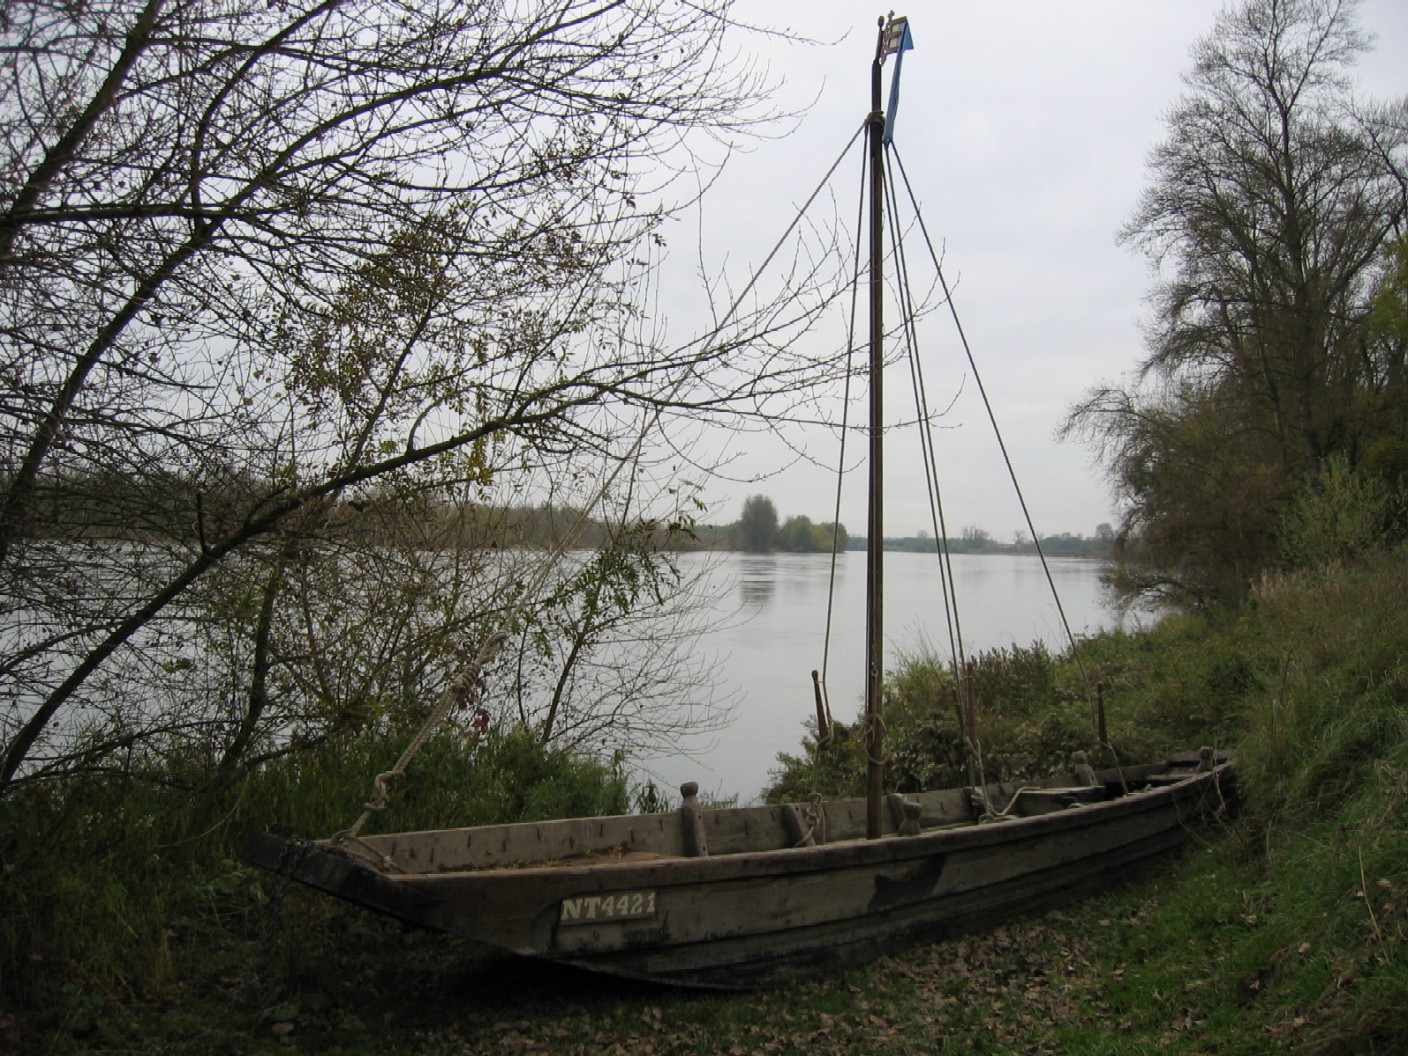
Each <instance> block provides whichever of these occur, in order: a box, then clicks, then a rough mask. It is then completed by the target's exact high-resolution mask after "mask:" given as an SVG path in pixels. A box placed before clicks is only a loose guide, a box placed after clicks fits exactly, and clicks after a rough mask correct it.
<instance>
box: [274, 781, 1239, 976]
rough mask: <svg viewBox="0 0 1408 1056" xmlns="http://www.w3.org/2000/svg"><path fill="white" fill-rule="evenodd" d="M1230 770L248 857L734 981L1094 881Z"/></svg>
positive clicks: (382, 906)
mask: <svg viewBox="0 0 1408 1056" xmlns="http://www.w3.org/2000/svg"><path fill="white" fill-rule="evenodd" d="M1231 780H1232V771H1231V769H1230V765H1228V764H1223V765H1220V766H1218V767H1216V768H1215V769H1213V770H1210V771H1207V772H1204V773H1198V774H1193V775H1189V776H1187V777H1185V778H1182V779H1180V780H1177V781H1174V782H1170V783H1168V784H1164V785H1155V786H1151V787H1148V788H1145V789H1143V790H1141V791H1138V792H1135V793H1133V794H1130V795H1124V796H1120V797H1119V798H1114V799H1110V800H1107V801H1104V802H1098V803H1092V804H1088V805H1079V806H1074V807H1071V808H1069V809H1065V810H1058V811H1055V812H1052V813H1043V814H1039V815H1036V816H1031V817H1017V818H1013V819H1012V820H1007V821H1003V822H1001V823H995V824H974V825H955V826H947V827H942V828H936V829H930V830H929V831H921V832H920V833H919V834H918V835H912V836H900V835H889V836H886V837H884V838H881V839H877V840H864V839H846V840H842V841H837V842H831V843H825V844H821V845H818V846H805V847H789V848H782V849H776V850H765V851H752V852H743V853H730V854H721V855H714V856H709V855H705V856H699V857H676V856H667V857H666V856H651V857H647V858H645V859H644V860H635V859H634V858H632V857H631V856H629V855H626V856H623V857H622V858H621V859H620V860H608V861H595V862H592V863H590V864H570V863H565V864H540V865H529V866H522V867H512V868H508V867H501V868H487V869H459V868H453V869H447V870H443V871H424V872H417V873H398V872H394V871H391V872H383V871H381V870H380V869H378V868H377V867H376V865H375V864H374V863H371V862H368V861H366V860H364V859H363V858H362V857H359V856H358V855H356V854H352V853H348V852H347V851H346V850H343V849H338V848H334V847H331V846H329V845H326V844H313V843H300V842H299V841H292V840H288V839H281V838H279V837H271V836H261V837H256V838H255V841H254V842H253V844H252V845H251V851H250V857H251V859H252V860H253V861H255V862H256V863H257V864H260V865H264V866H266V867H268V868H272V869H275V870H276V871H278V872H281V873H284V874H286V875H289V876H291V877H293V878H294V879H297V880H300V881H302V882H304V883H308V884H311V885H312V886H314V887H317V888H320V889H322V890H324V891H327V892H328V893H330V894H333V895H336V896H338V897H340V898H344V899H347V900H349V901H351V902H355V903H357V904H359V905H362V906H365V907H367V908H369V909H374V910H377V911H380V912H384V913H389V914H391V915H393V916H397V917H400V918H402V919H404V920H408V921H413V922H415V923H418V924H422V925H425V926H427V927H431V928H435V929H438V930H442V931H446V932H450V933H453V934H456V935H461V936H464V937H466V938H470V939H473V940H476V941H480V942H485V943H488V944H490V945H493V946H497V947H500V948H503V949H506V950H510V951H512V952H514V953H518V954H523V955H526V956H531V957H537V958H542V959H545V960H550V961H555V962H561V963H566V964H573V965H578V966H580V967H583V968H588V969H592V970H594V971H604V972H611V973H616V974H620V975H624V976H631V977H636V978H642V979H650V980H656V981H662V982H668V983H672V984H678V985H684V986H694V987H710V988H723V989H747V988H756V987H763V986H776V985H780V984H783V983H786V982H788V981H790V980H793V979H795V978H798V977H800V976H805V975H808V974H813V973H815V972H817V971H819V970H825V969H830V968H836V967H845V966H850V965H855V964H860V963H863V962H865V961H867V960H870V959H872V958H874V957H876V956H878V955H880V954H882V953H885V952H889V951H891V950H894V949H898V948H900V947H903V946H906V945H910V944H913V943H915V942H919V941H926V940H933V939H937V938H942V937H945V936H948V935H953V934H957V933H960V932H965V931H971V930H974V929H979V928H983V927H987V926H989V925H991V924H993V923H996V922H997V921H999V920H1001V919H1003V918H1005V917H1007V916H1010V915H1013V914H1016V913H1023V912H1032V911H1037V910H1041V909H1045V908H1049V907H1051V906H1054V905H1059V904H1062V903H1065V902H1069V901H1072V900H1074V899H1078V898H1082V897H1085V896H1087V895H1089V894H1091V893H1093V892H1096V891H1099V890H1101V889H1103V888H1105V887H1107V886H1109V885H1110V884H1112V883H1115V882H1117V881H1119V880H1121V879H1123V878H1125V877H1127V876H1128V875H1129V874H1130V872H1131V871H1132V870H1133V869H1135V868H1136V867H1137V866H1139V865H1140V864H1141V863H1143V862H1146V861H1149V860H1150V859H1155V858H1158V857H1160V856H1163V855H1166V854H1168V853H1169V852H1170V851H1172V850H1173V849H1174V848H1176V847H1178V846H1179V845H1180V844H1182V843H1183V842H1185V841H1186V840H1187V839H1188V837H1189V835H1190V833H1191V832H1192V831H1193V829H1194V826H1195V825H1196V824H1197V823H1198V822H1200V821H1202V820H1204V819H1206V818H1208V817H1209V816H1211V815H1214V814H1216V813H1218V812H1220V811H1222V810H1224V809H1225V807H1226V804H1227V801H1228V799H1229V798H1230V795H1231ZM461 831H463V832H471V831H472V830H461Z"/></svg>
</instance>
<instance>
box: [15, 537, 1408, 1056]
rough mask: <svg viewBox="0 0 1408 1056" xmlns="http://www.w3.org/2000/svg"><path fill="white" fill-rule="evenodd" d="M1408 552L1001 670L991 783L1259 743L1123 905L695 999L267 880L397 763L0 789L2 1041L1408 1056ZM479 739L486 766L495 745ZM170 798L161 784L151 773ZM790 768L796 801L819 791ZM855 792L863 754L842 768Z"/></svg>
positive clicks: (915, 672) (917, 711)
mask: <svg viewBox="0 0 1408 1056" xmlns="http://www.w3.org/2000/svg"><path fill="white" fill-rule="evenodd" d="M1405 596H1408V562H1405V561H1404V560H1403V559H1401V558H1398V559H1389V558H1384V559H1381V560H1379V561H1378V562H1376V563H1375V564H1373V565H1371V566H1367V567H1362V568H1357V569H1352V570H1341V571H1336V572H1332V573H1325V574H1321V575H1315V576H1302V577H1298V578H1294V579H1283V580H1276V581H1270V582H1267V583H1264V584H1262V586H1261V587H1260V588H1259V589H1258V590H1257V592H1256V593H1255V596H1254V598H1253V600H1252V603H1251V604H1250V605H1249V606H1248V607H1246V608H1244V609H1242V610H1240V611H1238V612H1235V613H1224V614H1221V615H1219V616H1216V617H1212V618H1202V619H1192V618H1179V619H1175V620H1170V621H1168V622H1167V623H1166V624H1165V625H1163V626H1161V627H1160V628H1159V629H1158V630H1157V631H1155V632H1153V633H1151V634H1149V635H1145V636H1138V637H1130V636H1120V635H1115V636H1109V637H1105V638H1101V639H1097V640H1095V641H1093V642H1091V643H1089V647H1088V649H1087V650H1086V665H1087V669H1088V670H1087V671H1086V672H1085V673H1084V674H1082V672H1081V671H1080V670H1078V669H1077V668H1076V667H1075V665H1073V663H1072V662H1071V660H1070V658H1068V657H1051V656H1045V655H1043V654H1039V653H1038V652H1035V651H1026V650H1018V651H1015V652H1013V651H1009V652H1008V653H1007V654H1004V655H1000V656H999V655H995V656H989V657H987V658H986V659H985V660H984V661H983V675H982V677H984V678H985V679H987V680H988V681H987V683H986V684H985V688H984V695H983V696H984V700H985V701H987V702H988V703H987V705H986V713H987V715H986V718H985V720H984V732H983V736H984V739H985V741H986V742H987V743H988V744H989V745H990V746H991V747H990V748H989V750H988V751H987V752H986V753H985V765H987V766H988V767H989V768H990V769H993V770H1001V771H1007V772H1018V771H1020V770H1022V769H1023V768H1025V767H1028V766H1040V765H1045V764H1047V763H1050V762H1052V761H1057V765H1059V760H1061V759H1062V758H1063V754H1064V752H1065V751H1066V750H1067V749H1068V748H1069V747H1070V746H1071V744H1072V743H1075V744H1077V745H1078V746H1084V745H1085V743H1087V742H1088V739H1089V735H1088V730H1089V721H1090V712H1089V707H1088V704H1087V703H1086V702H1085V700H1084V698H1083V693H1082V692H1081V688H1082V686H1083V683H1084V681H1085V679H1086V678H1087V677H1089V678H1091V679H1099V680H1102V681H1103V682H1104V683H1105V684H1106V686H1107V693H1106V696H1107V701H1108V710H1109V715H1108V720H1109V723H1110V729H1111V740H1112V741H1113V742H1114V744H1115V745H1116V747H1117V748H1118V749H1119V750H1120V751H1122V752H1126V753H1128V754H1131V755H1133V754H1139V753H1143V752H1147V751H1157V750H1160V749H1162V748H1164V747H1168V746H1174V745H1177V746H1186V745H1188V744H1194V743H1199V742H1203V741H1217V742H1218V743H1222V744H1228V745H1235V746H1237V747H1238V749H1239V752H1240V759H1241V783H1242V790H1243V795H1244V805H1243V812H1242V816H1241V817H1240V819H1239V820H1238V821H1237V822H1236V823H1235V825H1234V826H1233V827H1232V828H1230V829H1228V830H1226V831H1220V832H1208V833H1205V834H1203V835H1202V837H1201V839H1200V840H1199V842H1198V843H1197V844H1196V845H1195V847H1194V848H1193V849H1192V850H1191V851H1190V852H1189V853H1187V854H1186V855H1185V856H1184V857H1183V858H1182V859H1181V860H1179V861H1177V862H1174V863H1170V864H1168V865H1167V866H1166V867H1162V868H1159V869H1157V870H1155V871H1152V872H1150V873H1147V874H1146V875H1144V876H1143V877H1142V878H1140V879H1138V880H1137V881H1135V882H1134V883H1132V884H1130V885H1127V886H1125V887H1123V888H1121V889H1119V890H1117V891H1115V892H1113V893H1111V894H1109V895H1107V896H1105V897H1104V898H1101V899H1098V900H1095V901H1092V902H1089V903H1086V904H1083V905H1081V906H1078V907H1074V908H1069V909H1066V910H1064V911H1062V912H1060V913H1053V914H1049V915H1047V916H1045V917H1042V918H1038V919H1030V920H1021V921H1016V922H1014V923H1012V924H1010V925H1008V926H1007V927H1004V928H1001V929H998V930H996V931H993V932H990V933H987V934H984V935H980V936H973V937H970V938H967V939H963V940H957V941H954V942H949V943H942V944H937V945H933V946H927V947H922V948H918V949H915V950H912V951H909V952H908V953H906V954H904V955H902V956H898V957H895V958H891V959H887V960H884V961H881V962H879V963H877V964H875V965H873V966H870V967H869V968H866V969H863V970H859V971H855V972H852V973H849V974H847V975H845V976H842V977H838V978H835V979H829V980H825V981H821V982H818V983H814V984H810V985H806V986H801V987H797V988H795V989H793V990H790V991H787V992H784V993H774V994H757V995H743V996H719V995H702V996H701V995H693V994H685V993H678V992H674V991H668V990H661V989H656V988H650V987H645V986H634V985H623V984H621V983H619V982H614V981H609V980H600V979H595V978H592V977H586V976H581V975H578V974H575V973H567V972H562V971H553V970H548V969H544V968H542V967H540V966H535V965H531V964H525V963H521V962H518V961H514V960H508V959H504V958H499V957H495V956H492V955H489V954H486V953H485V951H483V950H480V949H477V948H473V947H470V946H468V945H466V944H462V943H458V942H456V941H453V940H447V939H444V938H443V937H440V936H434V935H429V934H425V933H421V932H406V931H402V930H401V929H400V927H399V926H398V925H395V924H393V923H389V922H385V921H381V920H378V919H375V918H371V917H368V916H365V915H363V914H360V913H358V912H356V911H354V910H351V909H349V908H345V907H343V906H341V905H340V904H337V903H335V902H332V901H330V900H327V899H325V898H321V897H319V896H317V895H315V894H313V893H311V892H306V891H303V890H301V889H296V888H289V887H287V886H285V885H281V884H278V883H270V882H268V881H267V880H265V879H264V878H263V877H261V876H258V875H256V874H254V873H253V872H251V871H250V870H248V869H246V868H244V867H242V866H240V865H238V864H237V862H236V856H235V852H234V840H235V838H236V836H237V834H238V832H239V831H241V830H242V828H243V827H244V826H245V825H247V824H251V823H254V822H256V821H258V822H264V821H268V820H271V819H272V820H284V821H289V822H293V823H295V824H297V825H298V827H299V828H300V829H302V830H304V831H313V832H318V831H332V830H333V829H335V828H338V827H340V826H342V825H345V824H346V823H347V821H348V820H349V819H350V817H352V816H355V813H356V811H357V809H358V807H359V805H360V800H361V798H363V797H364V796H365V794H366V790H365V787H364V786H365V783H366V777H367V775H368V774H370V773H373V772H375V770H376V769H377V768H378V767H379V766H381V765H384V763H383V758H382V756H383V754H384V751H385V749H384V748H380V749H379V748H378V746H376V745H372V744H362V743H358V744H350V745H344V746H342V748H341V750H340V751H339V752H337V753H333V754H330V755H327V756H320V757H319V758H318V759H316V760H305V761H303V762H302V763H300V764H298V765H297V766H295V765H293V764H291V763H290V764H287V765H285V766H282V767H273V768H270V769H269V770H267V771H266V772H265V773H264V774H263V775H261V777H260V778H259V779H258V780H257V781H251V782H249V783H247V784H245V785H244V786H241V787H240V788H238V789H231V790H229V792H228V793H227V794H226V795H224V796H223V797H221V798H220V799H219V800H218V809H217V806H216V805H213V802H214V801H212V802H202V801H201V800H200V799H199V797H192V796H190V795H189V794H185V795H182V794H177V793H173V792H172V791H171V789H170V787H169V786H166V787H163V786H162V785H161V784H159V783H156V782H153V781H150V780H137V779H136V778H135V777H134V776H131V775H129V776H127V777H125V778H123V779H122V780H116V779H111V780H108V779H105V780H99V779H97V778H90V779H85V781H83V782H77V783H75V784H74V785H73V786H71V787H69V788H67V789H64V790H62V794H61V793H60V790H55V789H49V790H38V789H35V790H30V791H28V792H25V793H24V794H20V795H14V796H10V797H7V798H6V799H5V800H3V801H0V812H3V814H2V815H0V832H3V833H4V836H3V837H0V853H3V855H4V874H3V883H4V891H3V898H2V899H0V903H3V908H0V928H3V931H0V970H3V973H4V974H3V977H0V978H3V985H4V989H3V996H0V1051H4V1050H5V1049H6V1048H11V1049H14V1050H17V1051H36V1052H81V1051H108V1052H111V1051H163V1050H164V1051H170V1052H195V1051H200V1052H202V1053H225V1052H229V1053H235V1052H244V1053H259V1052H289V1051H306V1052H342V1053H349V1054H355V1053H368V1054H369V1053H372V1052H375V1053H378V1054H393V1056H394V1054H397V1053H490V1052H492V1053H525V1054H526V1053H550V1054H566V1053H614V1052H622V1053H637V1052H651V1053H655V1054H657V1056H665V1054H676V1053H678V1054H684V1053H730V1052H747V1053H752V1052H764V1053H798V1054H800V1053H808V1054H812V1056H816V1054H822V1056H824V1054H827V1053H841V1052H847V1053H851V1052H875V1053H896V1054H898V1053H932V1052H986V1053H1082V1054H1084V1053H1095V1054H1101V1053H1110V1054H1114V1053H1121V1054H1124V1053H1151V1054H1152V1053H1174V1054H1188V1056H1191V1054H1193V1053H1211V1052H1216V1053H1222V1054H1242V1053H1245V1054H1253V1053H1265V1052H1273V1051H1276V1052H1279V1051H1292V1052H1303V1053H1385V1054H1389V1053H1402V1052H1404V1051H1408V1001H1405V1000H1404V997H1405V995H1408V628H1406V627H1405V621H1404V620H1403V618H1402V616H1401V611H1400V610H1401V607H1402V600H1401V599H1402V598H1403V597H1405ZM938 670H939V669H938V667H937V666H931V667H927V668H926V666H925V664H924V662H922V661H917V662H916V663H914V664H911V665H910V666H909V667H908V668H907V669H906V670H904V671H902V672H901V673H900V674H898V675H897V676H896V678H895V679H894V680H893V681H892V685H891V687H890V692H891V695H892V706H893V713H894V715H895V719H894V722H893V724H892V728H891V734H892V738H891V739H892V744H893V746H894V754H895V757H896V761H897V766H896V774H897V781H901V782H903V781H907V780H911V779H912V780H916V781H917V780H920V779H921V778H923V779H927V778H930V777H933V776H934V775H935V774H938V773H940V772H941V770H942V768H943V767H952V766H955V765H958V766H961V765H962V762H961V760H956V759H955V757H954V756H953V752H952V747H953V746H952V730H951V729H950V728H949V725H948V724H949V722H950V714H949V712H950V710H951V709H949V707H948V706H947V704H946V703H945V695H944V692H943V687H942V685H941V683H939V682H936V681H935V680H936V678H938V675H937V674H936V671H938ZM487 747H488V746H486V748H487ZM149 776H150V775H149ZM811 776H812V773H811V770H810V760H808V759H806V758H805V757H804V756H802V755H799V758H798V760H796V761H795V763H794V765H793V766H791V767H784V769H783V771H782V772H781V773H780V774H779V779H778V783H779V786H787V785H788V784H789V783H791V784H797V783H802V782H806V781H809V780H810V778H811ZM821 776H822V777H823V778H824V779H825V781H826V782H827V783H829V784H831V785H834V786H835V787H838V788H839V787H843V786H844V785H845V783H846V782H847V781H849V780H850V772H849V766H848V764H846V763H844V762H842V761H840V760H835V761H828V762H827V763H826V765H825V768H824V769H823V771H822V774H821ZM626 794H627V793H626V789H625V786H624V783H623V782H622V781H621V778H620V775H619V773H616V772H615V771H614V770H613V769H612V768H611V767H609V766H599V765H596V764H591V763H587V762H584V761H582V760H573V759H570V758H568V757H554V756H543V755H542V754H541V753H536V752H534V751H533V750H532V749H531V746H529V745H526V744H524V743H522V742H521V741H514V740H513V739H511V738H506V739H504V741H503V742H502V746H501V747H497V748H493V749H492V750H491V751H490V753H489V754H488V755H486V756H485V757H484V758H483V759H481V761H480V762H479V763H478V764H475V765H471V764H470V763H469V761H468V760H467V759H466V758H465V757H464V754H463V752H462V751H461V750H460V748H459V747H458V746H457V744H456V742H455V741H453V740H452V739H446V740H442V741H440V742H438V743H437V746H436V747H435V749H434V751H433V753H432V755H431V756H430V757H429V758H428V759H427V760H426V762H425V766H424V769H423V770H421V771H418V772H417V775H416V779H415V781H414V782H412V783H410V784H408V786H407V788H406V789H405V794H404V795H403V796H402V797H398V800H397V805H396V806H395V807H394V808H393V809H395V810H397V811H399V812H400V814H399V815H398V816H397V817H395V818H388V819H386V821H385V823H384V824H385V826H387V827H390V826H397V827H399V826H403V825H417V824H434V823H437V822H439V821H441V820H443V818H444V817H445V816H446V812H449V813H450V815H452V816H455V817H463V818H469V819H471V820H494V819H496V818H500V817H509V816H520V815H523V814H529V815H532V814H537V815H538V816H542V814H543V813H545V812H552V811H554V810H556V809H557V808H564V809H566V810H568V811H570V812H586V813H590V812H595V811H598V810H614V809H620V808H621V807H622V806H624V805H625V798H626Z"/></svg>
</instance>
